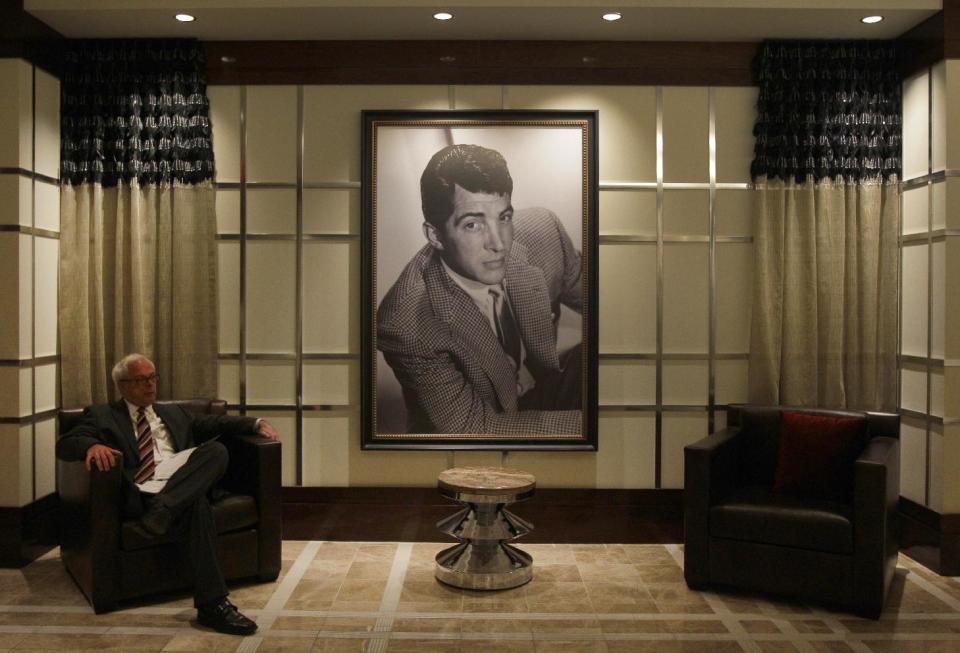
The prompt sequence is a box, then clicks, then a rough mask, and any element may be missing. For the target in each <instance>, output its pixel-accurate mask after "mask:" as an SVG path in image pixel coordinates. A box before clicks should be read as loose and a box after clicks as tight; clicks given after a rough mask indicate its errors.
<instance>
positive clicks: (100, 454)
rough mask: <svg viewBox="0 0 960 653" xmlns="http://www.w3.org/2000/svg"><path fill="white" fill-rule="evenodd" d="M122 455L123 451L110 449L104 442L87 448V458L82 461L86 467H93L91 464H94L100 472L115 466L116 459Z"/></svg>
mask: <svg viewBox="0 0 960 653" xmlns="http://www.w3.org/2000/svg"><path fill="white" fill-rule="evenodd" d="M122 455H123V452H121V451H117V450H116V449H112V448H110V447H108V446H107V445H105V444H95V445H92V446H91V447H90V448H89V449H87V458H86V460H85V461H84V462H85V463H86V465H87V469H88V470H89V469H93V466H94V465H96V466H97V469H99V470H100V471H101V472H105V471H107V470H108V469H111V468H113V467H116V466H117V460H119V459H120V457H121V456H122Z"/></svg>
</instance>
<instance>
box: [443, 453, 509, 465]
mask: <svg viewBox="0 0 960 653" xmlns="http://www.w3.org/2000/svg"><path fill="white" fill-rule="evenodd" d="M502 461H503V452H501V451H448V452H447V465H448V466H450V467H471V466H472V467H499V466H500V463H501V462H502Z"/></svg>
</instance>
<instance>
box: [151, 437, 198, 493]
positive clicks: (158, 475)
mask: <svg viewBox="0 0 960 653" xmlns="http://www.w3.org/2000/svg"><path fill="white" fill-rule="evenodd" d="M196 450H197V448H196V447H191V448H189V449H184V450H183V451H178V452H177V453H175V454H173V455H172V456H170V457H169V458H167V459H165V460H162V461H160V463H159V464H157V466H156V467H155V468H154V469H153V478H151V479H150V480H149V481H144V482H143V483H138V484H137V487H138V488H140V491H141V492H146V493H147V494H156V493H157V492H159V491H160V490H162V489H163V488H164V486H166V484H167V481H168V480H170V477H171V476H173V473H174V472H175V471H177V470H178V469H180V468H181V467H183V466H184V464H186V462H187V459H189V458H190V454H192V453H193V452H194V451H196Z"/></svg>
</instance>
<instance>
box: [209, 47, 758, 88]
mask: <svg viewBox="0 0 960 653" xmlns="http://www.w3.org/2000/svg"><path fill="white" fill-rule="evenodd" d="M204 45H205V47H206V51H207V80H208V82H209V83H210V84H575V85H590V84H605V85H612V84H630V85H651V84H665V85H677V86H680V85H708V84H709V85H712V86H750V85H752V84H753V80H752V77H751V63H752V61H753V56H754V54H755V53H756V49H757V44H756V43H737V42H716V43H680V42H621V41H208V42H206V43H205V44H204ZM224 58H227V59H228V60H232V61H229V62H225V61H224V60H223V59H224Z"/></svg>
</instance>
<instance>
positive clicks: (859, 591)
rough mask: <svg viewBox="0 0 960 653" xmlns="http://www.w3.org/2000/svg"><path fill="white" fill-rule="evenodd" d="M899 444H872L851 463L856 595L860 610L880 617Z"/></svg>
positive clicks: (893, 530) (891, 566)
mask: <svg viewBox="0 0 960 653" xmlns="http://www.w3.org/2000/svg"><path fill="white" fill-rule="evenodd" d="M899 499H900V441H899V440H897V439H896V438H890V437H876V438H873V439H871V440H870V442H869V443H868V444H867V446H866V447H865V448H864V450H863V452H862V453H861V454H860V456H859V457H858V458H857V460H856V461H855V462H854V489H853V548H854V597H855V601H856V603H857V605H858V606H861V608H860V609H861V612H862V613H864V614H870V615H872V614H879V612H880V610H881V608H882V607H883V597H884V593H885V589H886V587H888V586H889V583H890V580H891V579H892V578H893V573H894V570H895V568H896V556H897V548H898V528H897V503H898V501H899Z"/></svg>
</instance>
